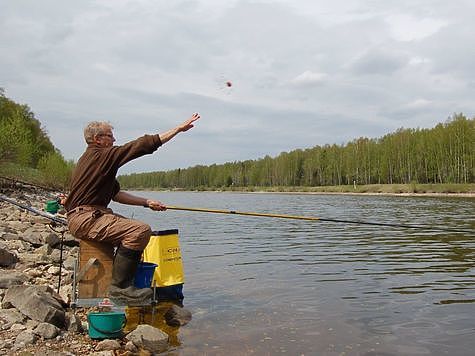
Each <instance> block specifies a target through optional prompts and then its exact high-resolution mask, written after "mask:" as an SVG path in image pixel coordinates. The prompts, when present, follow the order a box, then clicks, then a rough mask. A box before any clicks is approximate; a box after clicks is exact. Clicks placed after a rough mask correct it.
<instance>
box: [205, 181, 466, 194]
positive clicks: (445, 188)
mask: <svg viewBox="0 0 475 356" xmlns="http://www.w3.org/2000/svg"><path fill="white" fill-rule="evenodd" d="M198 190H202V191H207V190H219V191H235V192H269V193H271V192H275V193H277V192H291V193H299V192H301V193H353V194H357V193H362V194H364V193H373V194H475V183H467V184H417V183H412V184H370V185H356V186H353V185H338V186H323V187H226V188H219V189H212V188H207V187H201V188H200V189H198Z"/></svg>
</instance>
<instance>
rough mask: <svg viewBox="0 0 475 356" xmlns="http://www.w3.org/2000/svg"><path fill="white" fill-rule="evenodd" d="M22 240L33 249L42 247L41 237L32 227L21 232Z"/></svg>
mask: <svg viewBox="0 0 475 356" xmlns="http://www.w3.org/2000/svg"><path fill="white" fill-rule="evenodd" d="M22 240H23V241H26V242H29V243H30V244H31V245H33V246H34V247H40V246H43V238H42V237H41V233H40V232H39V231H38V230H36V229H35V228H34V227H31V228H29V229H27V230H26V231H25V232H23V235H22Z"/></svg>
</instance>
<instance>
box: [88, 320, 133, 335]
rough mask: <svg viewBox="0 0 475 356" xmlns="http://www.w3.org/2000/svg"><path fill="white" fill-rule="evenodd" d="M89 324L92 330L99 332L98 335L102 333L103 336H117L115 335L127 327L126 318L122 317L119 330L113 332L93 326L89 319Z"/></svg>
mask: <svg viewBox="0 0 475 356" xmlns="http://www.w3.org/2000/svg"><path fill="white" fill-rule="evenodd" d="M89 324H91V326H92V327H93V328H94V329H96V330H97V331H99V332H100V333H103V334H117V333H119V332H121V331H122V329H123V328H124V327H125V325H127V317H124V321H123V322H122V326H121V327H120V329H118V330H114V331H109V330H102V329H101V328H98V327H97V326H94V325H93V322H92V320H90V319H89Z"/></svg>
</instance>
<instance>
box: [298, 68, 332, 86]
mask: <svg viewBox="0 0 475 356" xmlns="http://www.w3.org/2000/svg"><path fill="white" fill-rule="evenodd" d="M326 77H327V75H326V74H325V73H318V72H312V71H309V70H306V71H305V72H303V73H301V74H299V75H297V76H296V77H295V78H293V79H292V80H291V83H292V84H294V85H296V86H314V85H318V84H320V83H323V82H324V81H325V79H326Z"/></svg>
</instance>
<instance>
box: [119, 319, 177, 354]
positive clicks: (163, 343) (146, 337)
mask: <svg viewBox="0 0 475 356" xmlns="http://www.w3.org/2000/svg"><path fill="white" fill-rule="evenodd" d="M126 339H127V340H129V341H132V342H133V343H134V345H135V346H137V347H139V348H143V349H145V350H148V351H151V352H153V353H160V352H164V351H166V350H167V349H168V335H167V334H165V333H164V332H163V331H161V330H160V329H157V328H154V327H153V326H150V325H146V324H141V325H139V326H137V328H136V329H135V330H134V331H132V332H131V333H129V334H128V335H127V336H126Z"/></svg>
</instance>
